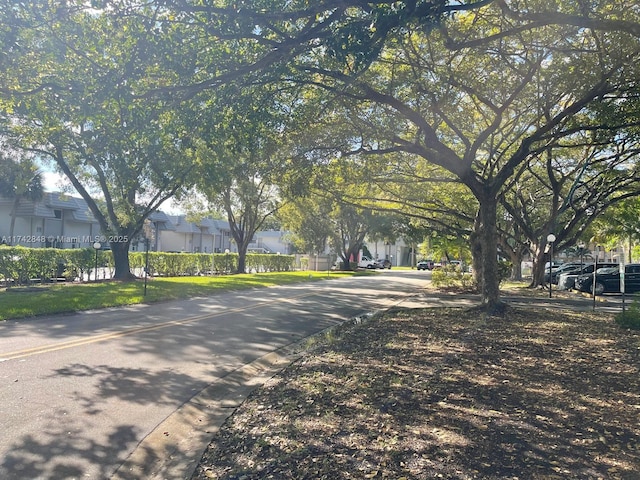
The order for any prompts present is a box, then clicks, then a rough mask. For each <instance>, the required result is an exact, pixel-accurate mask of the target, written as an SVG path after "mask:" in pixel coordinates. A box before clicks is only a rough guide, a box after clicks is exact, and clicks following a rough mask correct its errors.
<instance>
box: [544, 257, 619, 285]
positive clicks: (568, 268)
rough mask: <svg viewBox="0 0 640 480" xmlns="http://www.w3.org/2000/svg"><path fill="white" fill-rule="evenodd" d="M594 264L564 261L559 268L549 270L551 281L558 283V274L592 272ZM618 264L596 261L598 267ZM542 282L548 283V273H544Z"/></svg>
mask: <svg viewBox="0 0 640 480" xmlns="http://www.w3.org/2000/svg"><path fill="white" fill-rule="evenodd" d="M594 266H595V265H594V264H593V263H584V264H582V263H579V262H573V263H565V264H564V265H562V266H561V267H560V268H558V269H557V270H555V271H552V272H551V281H552V282H553V283H554V284H555V285H558V281H559V280H560V275H563V274H567V275H581V274H585V275H586V274H588V273H593V267H594ZM617 266H618V264H617V263H612V262H598V268H605V267H617ZM544 282H545V283H549V274H548V273H546V274H545V276H544Z"/></svg>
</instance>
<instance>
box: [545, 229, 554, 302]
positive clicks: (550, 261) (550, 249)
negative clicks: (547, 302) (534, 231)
mask: <svg viewBox="0 0 640 480" xmlns="http://www.w3.org/2000/svg"><path fill="white" fill-rule="evenodd" d="M555 241H556V236H555V235H554V234H553V233H550V234H549V235H547V243H548V244H549V298H551V284H552V283H553V282H552V278H551V267H552V266H553V242H555Z"/></svg>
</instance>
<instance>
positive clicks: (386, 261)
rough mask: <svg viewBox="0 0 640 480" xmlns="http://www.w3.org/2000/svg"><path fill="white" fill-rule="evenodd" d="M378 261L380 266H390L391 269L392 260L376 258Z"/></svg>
mask: <svg viewBox="0 0 640 480" xmlns="http://www.w3.org/2000/svg"><path fill="white" fill-rule="evenodd" d="M376 263H377V264H378V268H388V269H389V270H391V261H390V260H387V259H386V258H385V259H384V260H376Z"/></svg>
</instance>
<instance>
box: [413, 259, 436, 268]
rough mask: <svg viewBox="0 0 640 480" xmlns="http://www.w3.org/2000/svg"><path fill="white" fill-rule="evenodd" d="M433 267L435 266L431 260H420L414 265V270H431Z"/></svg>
mask: <svg viewBox="0 0 640 480" xmlns="http://www.w3.org/2000/svg"><path fill="white" fill-rule="evenodd" d="M434 266H435V263H433V260H420V261H419V262H418V263H417V264H416V268H417V269H418V270H433V267H434Z"/></svg>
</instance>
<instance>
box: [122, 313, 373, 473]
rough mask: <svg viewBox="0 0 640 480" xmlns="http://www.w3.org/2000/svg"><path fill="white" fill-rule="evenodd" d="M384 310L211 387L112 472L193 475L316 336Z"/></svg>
mask: <svg viewBox="0 0 640 480" xmlns="http://www.w3.org/2000/svg"><path fill="white" fill-rule="evenodd" d="M382 312H383V311H382V310H380V311H376V312H372V313H368V314H363V315H360V316H358V317H354V318H351V319H349V320H345V321H344V322H341V323H339V324H337V325H333V326H331V327H327V328H325V329H323V330H321V331H319V332H317V333H315V334H313V335H310V336H308V337H305V338H302V339H300V340H298V341H297V342H295V343H292V344H289V345H286V346H284V347H281V348H279V349H278V350H275V351H273V352H270V353H268V354H266V355H264V356H262V357H260V358H258V359H256V360H254V361H252V362H251V363H248V364H246V365H244V366H242V367H241V368H239V369H237V370H234V371H233V372H231V373H229V374H228V375H226V376H224V377H222V378H220V379H219V380H217V381H216V382H214V383H212V384H210V385H209V386H207V387H205V388H204V389H203V390H201V391H200V392H198V393H197V394H196V395H194V396H193V397H192V398H191V399H190V400H189V401H188V402H186V403H185V404H184V405H182V406H181V407H180V408H178V409H177V410H176V411H175V412H174V413H172V414H171V415H170V416H168V417H167V418H166V419H165V420H164V421H163V422H162V423H160V424H159V425H158V426H157V427H156V428H155V429H154V430H153V431H152V432H151V433H149V435H147V436H146V437H145V438H144V439H143V440H142V441H141V442H140V443H139V444H138V446H137V447H136V449H135V450H134V451H133V452H132V453H131V455H130V456H129V457H128V458H127V459H126V460H125V461H124V462H123V463H122V464H121V465H120V466H119V467H118V469H117V470H116V471H115V472H114V474H113V475H112V476H111V477H110V478H111V479H112V480H141V479H145V480H176V479H185V480H188V479H190V478H191V477H192V475H193V473H194V471H195V469H196V468H197V466H198V464H199V462H200V459H201V458H202V455H203V454H204V452H205V450H206V448H207V447H208V446H209V443H210V442H211V439H212V438H213V437H214V435H215V434H216V433H217V431H218V430H219V429H220V427H221V426H222V424H223V423H224V422H225V420H226V419H227V418H228V417H229V416H230V415H231V414H233V412H234V411H235V409H236V408H238V407H239V406H240V405H241V404H242V403H243V402H244V400H245V399H246V398H247V397H248V395H249V394H250V393H251V392H252V391H253V390H254V389H256V388H257V387H259V386H261V385H263V384H264V383H265V382H266V381H267V380H269V379H270V378H271V377H273V376H274V375H275V374H276V373H278V372H279V371H281V370H282V369H283V368H285V367H286V366H288V365H290V364H291V363H292V362H294V361H295V360H297V359H298V358H300V357H301V356H303V355H304V354H305V353H306V352H307V350H308V347H309V346H310V345H312V344H313V339H315V338H318V337H324V338H326V337H327V336H328V335H329V334H330V332H332V331H339V330H340V329H342V328H344V327H345V326H348V325H354V324H360V323H363V322H366V321H368V320H370V319H372V318H374V317H375V316H376V315H379V314H380V313H382Z"/></svg>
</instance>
